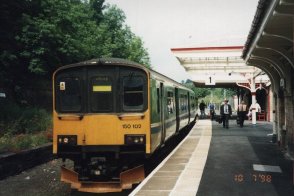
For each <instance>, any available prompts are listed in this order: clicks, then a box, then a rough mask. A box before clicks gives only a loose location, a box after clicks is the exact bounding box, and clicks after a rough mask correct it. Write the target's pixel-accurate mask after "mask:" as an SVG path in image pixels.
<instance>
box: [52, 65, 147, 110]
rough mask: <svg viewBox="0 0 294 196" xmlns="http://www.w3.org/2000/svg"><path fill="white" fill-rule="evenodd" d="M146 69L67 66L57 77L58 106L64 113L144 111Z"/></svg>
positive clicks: (56, 99) (56, 105)
mask: <svg viewBox="0 0 294 196" xmlns="http://www.w3.org/2000/svg"><path fill="white" fill-rule="evenodd" d="M147 94H148V93H147V75H146V72H145V71H143V70H141V69H138V68H134V67H127V66H109V65H107V66H104V65H101V66H88V67H75V68H71V69H64V70H61V71H59V72H57V73H56V76H55V103H56V104H55V109H56V111H57V112H60V113H122V112H143V111H144V110H145V109H146V108H147Z"/></svg>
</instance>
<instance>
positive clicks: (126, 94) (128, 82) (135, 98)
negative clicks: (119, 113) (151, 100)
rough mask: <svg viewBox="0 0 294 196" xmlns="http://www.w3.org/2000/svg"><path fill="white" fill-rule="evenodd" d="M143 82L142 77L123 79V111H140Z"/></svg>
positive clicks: (142, 101) (142, 104) (141, 108)
mask: <svg viewBox="0 0 294 196" xmlns="http://www.w3.org/2000/svg"><path fill="white" fill-rule="evenodd" d="M143 87H144V80H143V77H142V76H128V77H124V78H123V109H124V111H140V110H143V106H144V99H143V97H144V90H143Z"/></svg>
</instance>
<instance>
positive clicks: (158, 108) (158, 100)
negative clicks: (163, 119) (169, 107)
mask: <svg viewBox="0 0 294 196" xmlns="http://www.w3.org/2000/svg"><path fill="white" fill-rule="evenodd" d="M156 93H157V113H158V114H159V113H160V96H159V88H156Z"/></svg>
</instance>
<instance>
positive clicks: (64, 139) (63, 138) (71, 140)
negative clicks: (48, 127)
mask: <svg viewBox="0 0 294 196" xmlns="http://www.w3.org/2000/svg"><path fill="white" fill-rule="evenodd" d="M57 141H58V144H64V145H77V136H76V135H58V136H57Z"/></svg>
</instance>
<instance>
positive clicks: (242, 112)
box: [237, 101, 247, 127]
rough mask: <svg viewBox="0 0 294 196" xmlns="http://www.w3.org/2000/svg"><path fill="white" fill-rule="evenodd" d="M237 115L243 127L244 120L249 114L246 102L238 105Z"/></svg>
mask: <svg viewBox="0 0 294 196" xmlns="http://www.w3.org/2000/svg"><path fill="white" fill-rule="evenodd" d="M237 114H238V118H239V124H240V127H243V125H244V120H245V118H246V114H247V105H246V104H245V102H244V101H241V103H240V104H239V105H238V110H237Z"/></svg>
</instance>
